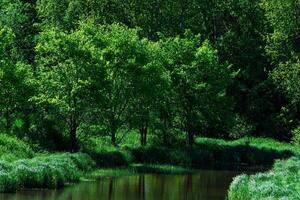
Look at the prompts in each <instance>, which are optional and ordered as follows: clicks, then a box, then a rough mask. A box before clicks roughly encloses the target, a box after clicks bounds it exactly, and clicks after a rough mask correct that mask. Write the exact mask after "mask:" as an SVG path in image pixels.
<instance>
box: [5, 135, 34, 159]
mask: <svg viewBox="0 0 300 200" xmlns="http://www.w3.org/2000/svg"><path fill="white" fill-rule="evenodd" d="M33 156H34V151H33V150H32V148H31V147H30V146H29V145H28V144H26V143H25V142H23V141H22V140H20V139H18V138H16V137H14V136H10V135H7V134H0V160H7V161H14V160H18V159H23V158H32V157H33Z"/></svg>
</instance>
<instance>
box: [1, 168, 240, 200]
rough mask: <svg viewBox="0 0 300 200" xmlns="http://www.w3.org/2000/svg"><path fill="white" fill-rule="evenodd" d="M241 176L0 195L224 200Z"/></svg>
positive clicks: (19, 199) (125, 181)
mask: <svg viewBox="0 0 300 200" xmlns="http://www.w3.org/2000/svg"><path fill="white" fill-rule="evenodd" d="M240 173H241V172H234V171H210V170H203V171H199V172H198V173H196V174H186V175H157V174H144V175H133V176H125V177H120V178H105V179H99V180H97V181H94V182H81V183H79V184H76V185H73V186H69V187H66V188H64V189H62V190H30V191H22V192H18V193H16V194H0V199H1V200H2V199H3V200H224V199H225V196H226V192H227V189H228V187H229V184H230V182H231V181H232V178H233V177H234V176H236V175H238V174H240Z"/></svg>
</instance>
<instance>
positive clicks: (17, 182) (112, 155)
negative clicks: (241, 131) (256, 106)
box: [0, 135, 297, 192]
mask: <svg viewBox="0 0 300 200" xmlns="http://www.w3.org/2000/svg"><path fill="white" fill-rule="evenodd" d="M120 146H121V147H118V148H117V147H112V146H109V145H90V146H88V147H85V148H83V149H82V151H83V152H84V153H77V154H70V153H60V154H53V153H52V154H50V153H43V154H40V153H35V152H34V150H33V148H31V146H30V145H28V144H26V143H25V142H23V141H21V140H19V139H17V138H14V137H11V136H8V135H0V152H1V153H2V154H1V157H0V192H13V191H16V190H20V189H23V188H59V187H63V186H64V185H65V184H69V183H74V182H77V181H79V179H80V178H81V177H84V176H85V175H86V174H90V171H92V170H94V169H95V168H101V169H99V170H96V171H94V172H93V173H92V174H91V176H92V177H95V176H101V177H105V176H120V175H129V174H137V173H171V174H174V173H175V174H180V173H190V172H191V170H190V168H203V169H212V168H219V169H235V170H236V169H244V168H249V167H259V166H261V167H266V166H269V165H272V164H273V161H274V160H275V159H284V158H288V157H291V156H293V155H297V149H296V148H292V146H291V145H289V144H284V143H279V142H276V141H274V140H268V139H255V138H247V139H241V140H235V141H225V140H217V139H208V138H197V139H196V144H195V145H194V146H193V147H190V148H186V147H181V148H175V147H173V148H167V147H158V146H146V147H138V146H136V145H130V143H127V144H126V145H120Z"/></svg>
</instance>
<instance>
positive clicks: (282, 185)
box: [228, 157, 300, 200]
mask: <svg viewBox="0 0 300 200" xmlns="http://www.w3.org/2000/svg"><path fill="white" fill-rule="evenodd" d="M298 179H299V158H298V157H293V158H290V159H288V160H283V161H277V162H276V163H275V165H274V167H273V169H272V170H271V171H269V172H265V173H258V174H255V175H250V176H249V175H242V176H238V177H236V178H235V179H234V181H233V183H232V184H231V186H230V189H229V193H228V199H229V200H242V199H243V200H247V199H297V198H298V197H299V188H300V185H299V182H298V181H297V180H298Z"/></svg>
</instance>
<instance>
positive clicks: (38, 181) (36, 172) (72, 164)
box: [0, 153, 95, 192]
mask: <svg viewBox="0 0 300 200" xmlns="http://www.w3.org/2000/svg"><path fill="white" fill-rule="evenodd" d="M94 166H95V164H94V161H93V160H92V159H91V158H90V157H89V156H88V155H86V154H82V153H78V154H70V153H64V154H53V155H48V156H39V157H35V158H33V159H23V160H18V161H15V162H11V163H9V162H6V161H1V162H0V192H14V191H16V190H19V189H22V188H59V187H63V186H64V185H65V184H67V183H74V182H77V181H79V178H80V176H81V173H83V172H86V171H89V170H91V169H92V168H93V167H94Z"/></svg>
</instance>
